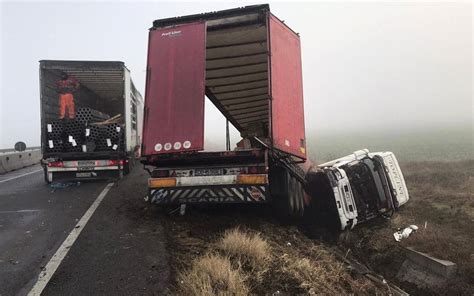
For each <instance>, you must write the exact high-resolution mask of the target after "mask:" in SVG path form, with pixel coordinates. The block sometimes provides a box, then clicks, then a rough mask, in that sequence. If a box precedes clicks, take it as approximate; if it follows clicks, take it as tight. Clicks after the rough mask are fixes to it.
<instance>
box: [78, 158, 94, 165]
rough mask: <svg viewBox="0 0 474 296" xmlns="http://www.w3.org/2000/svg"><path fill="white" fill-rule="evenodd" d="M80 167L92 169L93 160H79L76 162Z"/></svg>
mask: <svg viewBox="0 0 474 296" xmlns="http://www.w3.org/2000/svg"><path fill="white" fill-rule="evenodd" d="M77 165H78V166H80V167H93V166H95V160H80V161H78V162H77Z"/></svg>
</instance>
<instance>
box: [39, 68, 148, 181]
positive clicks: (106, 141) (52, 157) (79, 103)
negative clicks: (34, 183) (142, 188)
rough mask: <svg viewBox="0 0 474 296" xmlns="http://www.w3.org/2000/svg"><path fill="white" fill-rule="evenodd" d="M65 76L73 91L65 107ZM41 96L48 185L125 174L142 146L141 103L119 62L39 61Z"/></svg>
mask: <svg viewBox="0 0 474 296" xmlns="http://www.w3.org/2000/svg"><path fill="white" fill-rule="evenodd" d="M61 76H63V77H61ZM65 77H69V78H68V79H71V81H74V89H73V90H71V95H72V97H73V99H72V104H71V102H68V104H67V105H66V106H63V104H64V102H60V100H62V99H63V98H62V97H61V93H62V91H61V89H58V85H59V84H60V81H64V79H65ZM58 81H59V82H58ZM63 84H64V83H63ZM40 94H41V131H42V136H41V139H42V141H41V142H42V145H41V147H42V152H43V167H44V173H45V181H46V182H48V183H49V182H53V181H59V180H69V179H77V178H79V179H99V178H115V177H121V176H122V175H123V173H127V172H128V171H129V169H130V166H131V165H133V163H134V159H135V158H136V157H137V156H138V153H139V152H138V150H139V146H140V144H141V125H142V116H143V99H142V97H141V95H140V93H139V92H138V91H137V89H136V88H135V86H134V84H133V82H132V80H131V78H130V71H129V70H128V69H127V68H126V67H125V65H124V64H123V63H122V62H106V61H97V62H96V61H52V60H44V61H40ZM64 109H65V110H64ZM64 111H67V112H64ZM66 114H67V116H65V115H66Z"/></svg>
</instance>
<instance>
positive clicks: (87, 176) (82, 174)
mask: <svg viewBox="0 0 474 296" xmlns="http://www.w3.org/2000/svg"><path fill="white" fill-rule="evenodd" d="M76 177H77V178H90V177H93V175H92V172H88V173H76Z"/></svg>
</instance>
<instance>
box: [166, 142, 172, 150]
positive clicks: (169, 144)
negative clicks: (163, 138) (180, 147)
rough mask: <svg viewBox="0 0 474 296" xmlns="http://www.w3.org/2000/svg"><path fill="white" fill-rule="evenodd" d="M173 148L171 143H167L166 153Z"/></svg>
mask: <svg viewBox="0 0 474 296" xmlns="http://www.w3.org/2000/svg"><path fill="white" fill-rule="evenodd" d="M171 147H173V146H172V145H171V143H166V144H165V150H166V151H169V150H171Z"/></svg>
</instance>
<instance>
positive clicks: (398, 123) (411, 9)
mask: <svg viewBox="0 0 474 296" xmlns="http://www.w3.org/2000/svg"><path fill="white" fill-rule="evenodd" d="M259 3H265V2H246V3H245V5H250V4H259ZM243 5H244V4H243V3H242V2H226V3H222V2H210V3H183V2H176V3H163V2H161V3H160V2H153V3H151V2H143V3H111V2H101V3H80V2H69V3H52V2H31V3H26V2H24V3H14V2H2V3H0V7H1V38H0V41H1V46H0V56H1V60H0V68H1V71H0V90H1V91H0V148H10V147H12V146H13V144H14V143H15V142H16V141H18V140H23V141H25V142H26V143H27V145H29V146H36V145H39V142H40V118H39V81H38V73H39V71H38V68H39V64H38V61H39V60H42V59H59V60H61V59H64V60H68V59H71V60H120V61H124V62H125V64H126V65H127V67H128V68H129V69H130V70H131V72H132V78H133V80H134V82H135V84H136V86H137V88H138V89H139V90H140V92H141V93H142V94H144V87H145V69H146V53H147V38H148V28H150V27H151V25H152V21H153V20H155V19H159V18H165V17H172V16H178V15H186V14H194V13H201V12H207V11H215V10H221V9H227V8H234V7H239V6H243ZM270 8H271V10H272V12H273V13H274V14H275V15H276V16H278V17H279V18H280V19H282V20H285V23H286V24H288V25H289V26H290V27H291V28H292V29H294V30H295V31H296V32H299V33H300V36H301V42H302V54H303V85H304V97H305V119H306V127H307V138H308V140H309V141H310V140H311V137H312V136H313V135H314V133H316V134H317V133H320V132H321V133H322V132H330V131H337V130H342V129H346V128H348V129H352V130H355V129H365V130H367V129H377V130H380V129H384V128H386V129H391V130H394V129H407V128H416V127H424V126H433V125H436V126H441V125H452V126H464V127H465V126H472V124H473V112H474V110H473V104H472V82H473V80H472V4H471V3H470V2H458V3H447V2H436V3H426V2H420V3H408V2H400V3H398V2H381V3H380V2H379V3H374V2H362V3H354V2H351V3H346V2H334V3H325V2H318V3H299V4H298V3H284V2H277V3H273V2H270ZM233 135H234V136H233V138H234V139H236V138H237V136H236V133H235V131H234V133H233ZM205 136H206V138H207V139H211V141H212V142H215V143H222V144H223V143H224V142H223V141H224V140H223V139H224V137H225V124H224V119H223V117H222V115H220V114H219V113H218V111H216V109H214V108H213V106H212V104H211V103H208V104H206V135H205Z"/></svg>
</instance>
